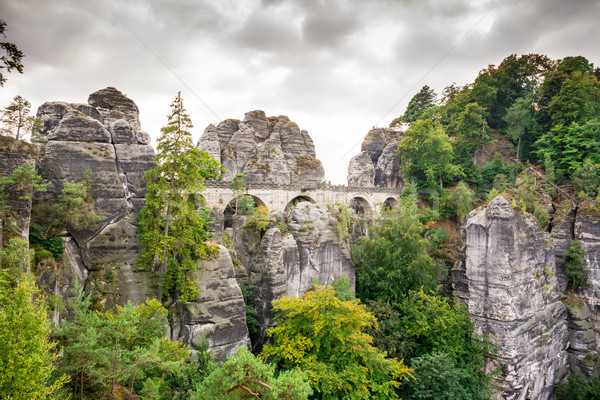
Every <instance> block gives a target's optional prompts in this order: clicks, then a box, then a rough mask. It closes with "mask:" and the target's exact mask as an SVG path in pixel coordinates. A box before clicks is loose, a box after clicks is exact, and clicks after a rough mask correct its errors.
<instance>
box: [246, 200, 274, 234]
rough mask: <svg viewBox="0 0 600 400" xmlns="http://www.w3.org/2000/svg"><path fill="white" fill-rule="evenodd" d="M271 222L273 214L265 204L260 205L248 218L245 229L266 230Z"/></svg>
mask: <svg viewBox="0 0 600 400" xmlns="http://www.w3.org/2000/svg"><path fill="white" fill-rule="evenodd" d="M270 223H271V214H270V213H269V209H268V208H267V207H265V206H258V207H256V209H255V210H254V212H253V213H252V214H251V215H250V217H249V218H248V219H247V221H246V223H245V224H244V229H250V230H255V231H264V230H265V229H266V228H267V226H269V224H270Z"/></svg>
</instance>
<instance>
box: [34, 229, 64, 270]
mask: <svg viewBox="0 0 600 400" xmlns="http://www.w3.org/2000/svg"><path fill="white" fill-rule="evenodd" d="M29 244H30V245H31V247H41V248H43V249H45V250H47V251H49V252H50V254H52V257H54V259H55V260H57V261H59V260H60V259H61V258H62V255H63V252H64V250H65V248H64V241H63V238H62V236H59V235H56V236H49V235H46V237H44V235H43V231H42V227H40V226H39V225H37V224H35V223H31V225H29Z"/></svg>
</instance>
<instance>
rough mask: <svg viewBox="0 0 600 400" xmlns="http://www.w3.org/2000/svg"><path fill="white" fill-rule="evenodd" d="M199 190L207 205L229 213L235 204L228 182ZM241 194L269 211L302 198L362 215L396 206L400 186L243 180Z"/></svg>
mask: <svg viewBox="0 0 600 400" xmlns="http://www.w3.org/2000/svg"><path fill="white" fill-rule="evenodd" d="M204 186H205V188H206V189H205V190H204V192H203V193H202V195H203V196H204V201H205V202H206V206H207V207H209V208H214V209H218V210H220V211H222V212H223V213H224V214H227V213H228V210H227V208H228V207H229V208H230V209H231V207H232V205H233V204H235V196H234V193H233V191H232V190H231V188H230V187H229V182H222V181H206V182H204ZM246 186H247V189H246V192H245V193H244V194H247V195H250V196H252V197H253V198H254V201H255V203H256V205H264V206H266V207H267V208H268V209H269V211H271V212H277V211H284V212H286V211H288V210H289V209H290V207H292V206H293V205H295V204H296V203H298V202H301V201H310V202H311V203H314V204H317V205H320V206H325V205H327V204H335V203H344V204H349V205H350V207H351V208H352V209H353V210H354V211H355V212H357V213H359V214H364V216H365V217H368V218H369V217H372V216H373V215H374V214H378V213H379V212H380V211H381V208H382V206H386V207H388V208H395V207H397V206H398V196H399V195H400V192H401V191H402V189H400V188H381V187H352V186H344V185H331V184H329V183H321V184H314V185H307V184H305V185H293V184H292V185H273V184H251V183H249V184H246Z"/></svg>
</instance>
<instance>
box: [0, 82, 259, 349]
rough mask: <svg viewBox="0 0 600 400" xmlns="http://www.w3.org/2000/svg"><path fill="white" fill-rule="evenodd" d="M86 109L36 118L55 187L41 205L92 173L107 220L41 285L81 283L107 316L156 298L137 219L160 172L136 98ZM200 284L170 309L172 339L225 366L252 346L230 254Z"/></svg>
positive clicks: (42, 164)
mask: <svg viewBox="0 0 600 400" xmlns="http://www.w3.org/2000/svg"><path fill="white" fill-rule="evenodd" d="M88 102H89V105H84V104H67V103H62V102H50V103H45V104H43V105H42V106H41V107H40V108H39V110H38V113H37V117H38V118H39V119H41V120H43V121H44V129H43V131H42V132H41V134H43V135H45V138H46V139H47V143H45V144H42V145H41V148H40V151H41V152H42V153H43V154H44V157H43V158H42V159H41V160H40V161H39V173H40V175H41V176H42V178H43V179H44V180H45V181H52V182H53V184H52V186H50V188H49V190H48V191H47V192H46V193H41V194H39V195H38V196H37V199H36V201H37V202H39V203H43V202H44V201H46V200H49V199H53V198H56V197H57V196H58V195H59V194H60V193H61V190H62V188H63V183H64V182H67V181H82V180H83V179H84V174H85V173H86V171H87V170H91V171H92V173H93V176H94V181H93V185H92V198H93V201H94V206H95V211H96V212H97V213H98V214H100V215H101V216H102V217H103V220H102V221H101V222H98V223H95V224H92V226H90V227H88V228H86V229H82V230H74V229H69V232H68V233H67V235H66V237H65V241H66V251H65V254H64V255H63V264H64V270H63V271H57V270H56V265H47V266H46V265H44V266H42V267H41V270H40V271H39V281H40V286H42V287H46V288H49V289H51V290H53V291H54V293H53V294H56V295H61V296H62V297H63V298H66V297H69V296H70V293H71V288H72V287H73V286H74V284H75V282H76V281H78V282H80V283H81V284H82V285H84V287H85V290H86V291H87V292H88V293H91V295H92V296H93V298H94V300H95V302H96V304H98V305H101V306H104V307H105V308H106V309H109V308H111V307H112V306H113V305H115V304H124V303H126V302H128V301H131V302H132V303H133V304H140V303H142V302H144V301H145V300H146V299H148V298H151V297H156V295H157V291H158V276H157V274H156V273H154V272H151V271H141V270H139V269H138V268H137V267H136V260H137V258H138V257H139V255H140V254H141V252H142V250H143V249H142V247H141V245H140V243H139V241H138V239H137V235H138V233H139V232H138V230H137V226H136V224H135V219H136V216H137V213H138V212H139V210H140V209H141V207H142V206H143V205H144V201H145V198H144V196H145V194H146V183H145V180H144V173H145V172H146V171H147V170H149V169H151V168H153V167H154V150H153V149H152V147H151V146H149V142H150V136H149V135H148V134H147V133H145V132H143V131H141V128H140V122H139V115H138V108H137V106H136V105H135V103H134V102H133V101H132V100H131V99H129V98H127V97H126V96H124V95H123V94H122V93H121V92H119V91H118V90H116V89H114V88H106V89H102V90H99V91H97V92H95V93H92V94H91V95H90V97H89V100H88ZM40 139H43V137H40ZM0 162H1V160H0ZM196 278H197V284H198V289H199V290H200V292H201V298H200V299H199V300H198V301H195V302H189V303H183V304H180V303H178V304H176V305H172V307H173V308H174V312H173V313H172V314H173V318H172V321H171V336H172V338H173V339H178V338H182V339H183V340H184V341H185V342H186V343H189V344H190V345H191V346H192V348H196V349H197V348H199V346H200V345H201V343H202V341H203V340H207V341H208V343H209V346H210V349H211V351H212V353H213V355H214V356H215V358H216V359H218V360H224V359H225V358H226V356H227V355H228V354H233V353H234V352H235V350H236V349H237V348H239V347H241V346H247V345H248V331H247V328H246V319H245V306H244V300H243V297H242V294H241V291H240V288H239V287H238V285H237V283H236V280H235V276H234V269H233V264H232V262H231V258H230V257H229V254H228V252H227V251H226V250H225V249H222V251H221V255H220V256H219V258H218V259H217V260H213V261H207V262H204V263H201V264H200V265H199V266H198V270H197V272H196Z"/></svg>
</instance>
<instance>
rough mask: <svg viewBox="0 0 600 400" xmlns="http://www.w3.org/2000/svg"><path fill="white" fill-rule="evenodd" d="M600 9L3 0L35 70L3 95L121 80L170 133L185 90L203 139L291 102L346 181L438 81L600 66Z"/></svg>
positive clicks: (75, 96)
mask: <svg viewBox="0 0 600 400" xmlns="http://www.w3.org/2000/svg"><path fill="white" fill-rule="evenodd" d="M598 17H600V1H597V0H470V1H469V0H206V1H204V0H177V1H169V0H2V1H1V2H0V19H3V20H4V21H5V22H6V23H7V30H6V32H5V33H6V35H7V38H6V40H7V41H10V42H13V43H15V44H17V46H18V47H19V48H20V49H21V50H22V51H23V52H24V53H25V58H24V59H23V64H24V66H25V71H24V72H25V73H24V74H23V75H19V74H16V73H11V74H9V75H8V76H7V77H8V81H7V83H6V84H5V86H4V87H3V88H0V106H2V107H4V106H6V105H8V103H9V102H10V100H11V99H12V98H13V97H14V96H15V95H17V94H20V95H22V96H23V97H25V98H26V99H28V100H29V101H30V102H31V103H32V105H33V109H34V110H35V109H37V107H38V106H39V105H41V104H42V103H43V102H45V101H55V100H60V101H67V102H78V103H84V102H86V101H87V97H88V95H89V94H90V93H92V92H94V91H96V90H98V89H101V88H104V87H107V86H114V87H116V88H118V89H119V90H121V91H122V92H124V93H125V94H126V95H127V96H129V97H130V98H132V99H133V100H134V101H135V102H136V103H137V104H138V106H139V108H140V118H141V123H142V128H143V129H144V130H146V131H148V132H149V133H150V134H151V135H152V136H153V137H154V138H156V137H158V134H159V129H160V127H161V126H162V125H164V124H165V122H166V114H167V113H168V111H169V104H170V102H171V100H172V99H173V98H174V97H175V95H176V93H177V91H179V90H181V92H182V95H183V98H184V101H185V104H186V107H187V109H188V111H189V114H190V115H191V117H192V120H193V122H194V125H195V128H194V131H193V134H194V141H195V140H196V139H197V138H198V137H199V136H200V135H201V134H202V132H203V131H204V128H205V127H206V126H207V125H208V124H210V123H217V122H219V121H220V120H223V119H226V118H238V119H242V118H243V116H244V113H245V112H247V111H250V110H255V109H262V110H265V112H266V113H267V115H282V114H283V115H287V116H289V117H290V118H291V119H292V120H293V121H295V122H296V123H297V124H298V125H299V126H300V128H301V129H306V130H307V131H308V132H309V133H310V135H311V136H312V137H313V139H314V141H315V146H316V151H317V157H318V158H319V159H321V160H322V161H323V163H324V165H325V173H326V179H327V180H330V181H332V182H334V183H345V182H346V174H347V172H346V169H347V165H348V161H349V159H350V157H352V156H353V155H355V154H357V153H358V152H359V151H360V143H361V141H362V138H363V137H364V136H365V134H366V133H367V132H368V131H369V129H370V128H371V127H373V126H374V125H377V126H385V125H387V124H389V122H390V121H391V120H392V119H393V118H394V117H396V116H398V115H400V114H402V112H403V111H404V108H405V107H406V104H407V103H408V101H409V100H410V98H411V97H412V96H413V95H414V94H415V93H416V92H418V90H419V89H420V88H421V87H422V86H423V85H424V84H428V85H429V86H430V87H432V88H433V89H435V91H436V92H438V93H440V92H441V91H442V89H443V88H444V87H445V86H447V85H449V84H451V83H453V82H454V83H456V84H458V85H463V84H466V83H469V82H472V81H473V80H474V79H475V77H476V76H477V73H478V72H479V71H480V70H481V69H483V68H485V67H487V66H488V64H499V63H500V62H501V61H502V59H503V58H505V57H506V56H508V55H510V54H512V53H516V54H519V55H520V54H527V53H541V54H546V55H548V56H549V57H550V58H553V59H556V58H563V57H565V56H569V55H571V56H575V55H583V56H585V57H587V58H588V59H589V60H590V61H591V62H593V63H594V64H595V65H600V44H599V43H600V29H598Z"/></svg>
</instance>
